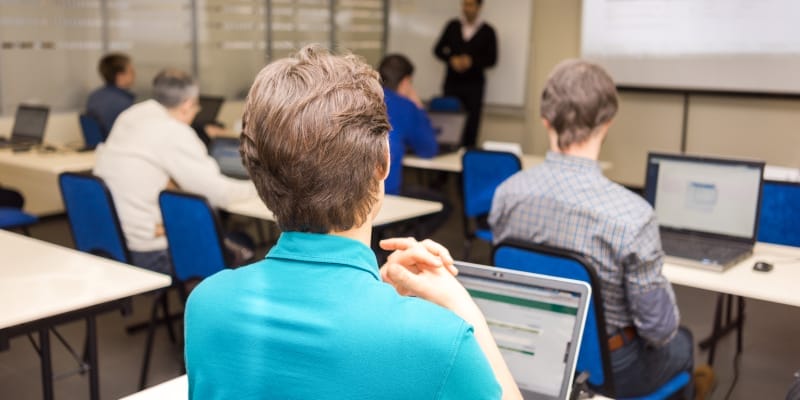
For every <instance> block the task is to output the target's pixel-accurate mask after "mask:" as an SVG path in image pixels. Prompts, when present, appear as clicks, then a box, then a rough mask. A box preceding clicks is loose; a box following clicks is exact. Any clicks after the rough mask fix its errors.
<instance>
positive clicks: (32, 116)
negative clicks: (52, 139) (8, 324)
mask: <svg viewBox="0 0 800 400" xmlns="http://www.w3.org/2000/svg"><path fill="white" fill-rule="evenodd" d="M49 113H50V108H49V107H46V106H31V105H25V104H20V105H19V106H18V107H17V112H16V114H15V115H14V127H13V128H12V129H11V136H10V137H9V138H8V139H6V138H0V148H8V147H11V148H15V149H17V148H26V147H27V148H29V147H33V146H36V145H38V144H41V143H42V139H43V138H44V130H45V127H47V116H48V115H49Z"/></svg>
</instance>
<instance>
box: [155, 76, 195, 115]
mask: <svg viewBox="0 0 800 400" xmlns="http://www.w3.org/2000/svg"><path fill="white" fill-rule="evenodd" d="M199 93H200V89H199V88H198V87H197V83H196V82H195V81H194V78H192V75H191V74H189V73H187V72H184V71H181V70H179V69H172V68H166V69H163V70H161V71H160V72H159V73H158V74H157V75H156V77H155V78H153V98H154V99H155V100H156V101H157V102H159V103H161V105H162V106H164V107H166V108H174V107H177V106H179V105H180V104H181V103H183V102H184V101H186V100H188V99H191V98H193V97H197V96H198V94H199Z"/></svg>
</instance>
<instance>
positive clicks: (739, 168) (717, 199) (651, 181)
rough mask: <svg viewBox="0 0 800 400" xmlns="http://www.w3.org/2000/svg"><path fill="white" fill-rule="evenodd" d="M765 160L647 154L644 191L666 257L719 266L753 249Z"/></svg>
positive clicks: (723, 267)
mask: <svg viewBox="0 0 800 400" xmlns="http://www.w3.org/2000/svg"><path fill="white" fill-rule="evenodd" d="M763 175H764V163H763V162H760V161H746V160H733V159H722V158H708V157H693V156H686V155H673V154H659V153H650V154H649V155H648V157H647V176H646V179H645V196H646V198H647V201H648V202H649V203H650V204H651V205H652V206H653V208H654V209H655V212H656V217H657V218H658V224H659V227H660V231H661V244H662V247H663V249H664V253H665V254H666V259H667V261H669V262H674V263H676V264H684V265H691V266H697V267H701V268H705V269H710V270H715V271H722V270H724V269H725V268H727V267H730V266H732V265H734V264H736V263H737V262H739V261H741V260H742V259H744V258H746V257H748V256H749V255H750V254H752V252H753V245H754V244H755V242H756V234H757V231H758V213H759V210H760V209H761V185H762V183H763Z"/></svg>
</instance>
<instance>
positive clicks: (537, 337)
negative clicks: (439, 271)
mask: <svg viewBox="0 0 800 400" xmlns="http://www.w3.org/2000/svg"><path fill="white" fill-rule="evenodd" d="M456 266H457V267H458V268H459V275H458V280H459V281H460V282H461V283H462V284H463V285H464V287H465V288H466V289H467V290H468V291H469V293H470V295H472V298H473V299H474V300H475V303H477V305H478V307H479V308H480V309H481V311H482V312H483V314H484V316H485V317H486V321H487V323H488V325H489V329H490V330H491V332H492V336H493V337H494V339H495V341H496V342H497V346H498V347H499V348H500V352H501V353H502V354H503V359H505V361H506V363H507V364H508V367H509V369H510V370H511V374H512V375H513V376H514V380H515V381H516V382H517V385H518V386H519V388H520V390H521V391H522V393H523V396H524V397H525V399H547V400H550V399H566V398H567V396H568V394H569V391H570V390H571V385H572V379H573V375H574V374H575V363H576V361H577V352H578V349H579V348H580V339H581V336H582V335H583V326H584V322H585V317H586V308H587V307H588V298H589V297H588V296H589V293H590V292H591V290H590V289H589V286H588V285H586V284H585V283H582V282H576V281H568V280H563V279H559V278H553V277H547V276H543V275H536V274H529V273H525V272H518V271H512V270H507V269H503V268H493V267H482V266H475V265H474V264H467V263H460V262H459V263H456ZM487 273H490V274H492V275H487Z"/></svg>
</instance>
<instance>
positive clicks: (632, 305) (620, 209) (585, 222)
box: [489, 152, 679, 344]
mask: <svg viewBox="0 0 800 400" xmlns="http://www.w3.org/2000/svg"><path fill="white" fill-rule="evenodd" d="M489 224H490V225H491V226H492V235H493V237H494V240H495V242H500V241H502V240H505V239H509V238H511V239H517V240H523V241H529V242H533V243H541V244H545V245H549V246H555V247H560V248H562V249H567V250H571V251H574V252H577V253H580V254H583V255H584V256H586V258H587V259H588V260H589V261H590V262H591V264H592V266H593V267H594V269H595V271H597V275H598V277H599V278H600V280H601V281H602V291H603V303H604V304H603V309H604V311H605V318H606V326H607V330H608V331H609V333H616V331H617V330H618V329H619V328H623V327H626V326H631V325H634V326H636V329H637V331H638V334H639V336H641V337H642V338H644V339H646V340H648V341H649V342H651V343H654V344H663V343H666V342H668V341H669V340H671V338H672V337H673V336H674V335H675V333H676V332H677V329H678V323H679V313H678V307H677V305H676V303H675V294H674V293H673V290H672V286H671V285H670V283H669V281H667V279H666V278H665V277H664V275H663V274H662V273H661V266H662V264H663V258H664V252H663V251H662V250H661V238H660V236H659V233H658V223H657V222H656V217H655V213H654V212H653V208H652V207H650V205H649V204H647V202H646V201H645V200H644V199H642V198H641V197H640V196H638V195H636V194H634V193H633V192H631V191H629V190H628V189H625V188H624V187H622V186H620V185H618V184H616V183H614V182H611V181H610V180H608V178H606V177H605V176H603V173H602V171H601V169H600V166H599V165H598V164H597V162H596V161H594V160H590V159H587V158H581V157H574V156H569V155H564V154H561V153H555V152H548V153H547V156H546V158H545V162H544V163H543V164H541V165H539V166H536V167H534V168H531V169H529V170H525V171H521V172H518V173H517V174H515V175H513V176H512V177H511V178H509V179H508V180H506V181H505V182H503V183H502V184H501V185H500V186H499V187H498V188H497V191H496V192H495V194H494V199H493V200H492V211H491V213H490V214H489Z"/></svg>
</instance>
